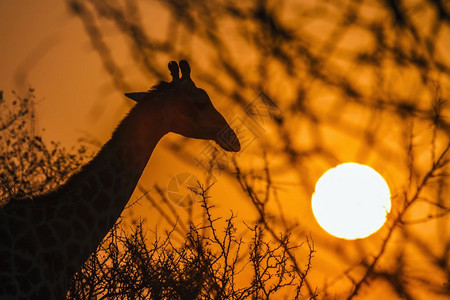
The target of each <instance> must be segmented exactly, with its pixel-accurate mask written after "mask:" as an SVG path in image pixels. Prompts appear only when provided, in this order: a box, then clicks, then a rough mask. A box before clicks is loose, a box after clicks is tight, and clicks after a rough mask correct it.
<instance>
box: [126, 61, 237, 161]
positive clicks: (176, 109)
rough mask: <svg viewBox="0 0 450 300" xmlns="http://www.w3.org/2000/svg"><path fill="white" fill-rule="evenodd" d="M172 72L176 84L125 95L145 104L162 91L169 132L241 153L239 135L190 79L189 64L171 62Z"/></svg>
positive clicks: (205, 94)
mask: <svg viewBox="0 0 450 300" xmlns="http://www.w3.org/2000/svg"><path fill="white" fill-rule="evenodd" d="M169 70H170V74H171V76H172V82H170V83H169V82H161V83H160V84H159V85H157V86H156V87H155V88H154V89H153V91H152V90H151V91H149V92H142V93H127V94H125V95H126V96H127V97H128V98H130V99H132V100H134V101H137V102H139V103H141V102H147V101H151V98H152V96H151V95H152V92H154V91H156V92H160V95H161V96H160V97H159V98H160V99H161V101H164V106H165V111H166V112H167V115H166V117H167V120H166V121H167V124H168V130H169V132H174V133H177V134H181V135H183V136H185V137H189V138H195V139H203V140H213V141H215V142H216V143H217V144H218V145H219V146H220V147H222V149H224V150H226V151H231V152H238V151H239V150H240V149H241V145H240V143H239V139H238V138H237V136H236V133H235V132H234V131H233V129H231V127H230V125H229V124H228V123H227V121H226V120H225V118H224V117H223V116H222V115H221V114H220V113H219V112H218V111H217V110H216V108H215V107H214V105H213V104H212V102H211V99H210V98H209V96H208V94H207V93H206V92H205V90H203V89H201V88H198V87H196V85H195V83H194V82H193V81H192V79H191V76H190V73H191V68H190V66H189V63H188V62H187V61H185V60H181V61H180V66H179V67H178V64H177V63H176V62H175V61H171V62H170V63H169ZM180 70H181V78H180V75H179V71H180Z"/></svg>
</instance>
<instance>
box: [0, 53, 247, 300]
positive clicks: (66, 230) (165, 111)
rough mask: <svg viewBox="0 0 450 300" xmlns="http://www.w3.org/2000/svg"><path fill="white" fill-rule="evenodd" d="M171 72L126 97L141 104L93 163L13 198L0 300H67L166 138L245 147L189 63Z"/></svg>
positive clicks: (3, 237) (4, 236) (0, 222)
mask: <svg viewBox="0 0 450 300" xmlns="http://www.w3.org/2000/svg"><path fill="white" fill-rule="evenodd" d="M179 70H181V75H182V76H181V78H180V77H179ZM169 71H170V73H171V76H172V81H171V82H160V83H159V84H158V85H156V86H155V87H153V88H152V89H151V90H149V91H147V92H139V93H127V94H125V95H126V96H127V97H129V98H131V99H133V100H135V101H136V102H137V103H136V105H135V106H134V107H133V108H132V109H131V111H130V113H129V114H128V115H127V116H126V117H125V118H124V119H123V120H122V121H121V122H120V124H119V126H118V127H117V128H116V130H115V131H114V133H113V135H112V137H111V139H110V140H109V141H108V142H107V143H106V144H105V145H104V146H103V147H102V148H101V150H100V151H99V152H98V154H97V155H96V156H95V157H94V158H93V159H92V161H91V162H89V163H88V164H86V165H85V166H83V167H82V169H81V170H80V171H79V172H78V173H76V174H74V175H73V176H71V177H70V178H69V179H68V180H67V182H66V183H65V184H63V185H62V186H60V187H59V188H58V189H56V190H54V191H51V192H49V193H47V194H44V195H38V196H34V197H29V198H24V199H10V201H9V202H8V203H7V204H6V205H4V206H3V207H1V208H0V299H20V298H23V299H62V298H64V297H65V295H66V293H67V288H68V285H69V282H70V280H71V279H72V277H73V275H74V274H75V273H76V272H78V271H79V270H80V268H81V266H82V265H83V263H84V262H85V261H86V259H87V258H88V257H89V256H90V255H91V253H93V252H94V251H95V249H96V248H97V246H98V245H99V244H100V243H101V241H102V239H103V238H104V237H105V235H106V234H107V233H108V232H109V230H110V229H111V228H112V226H113V225H114V224H115V222H116V221H117V219H118V218H119V216H120V214H121V212H122V211H123V209H124V208H125V206H126V204H127V202H128V200H129V199H130V197H131V195H132V193H133V191H134V189H135V187H136V185H137V183H138V181H139V178H140V177H141V175H142V172H143V170H144V168H145V166H146V165H147V162H148V160H149V159H150V156H151V154H152V152H153V150H154V148H155V147H156V145H157V143H158V142H159V140H160V139H161V138H162V137H163V136H164V135H166V134H167V133H170V132H173V133H177V134H181V135H183V136H186V137H190V138H195V139H204V140H214V141H216V142H217V144H218V145H219V146H221V147H222V148H223V149H224V150H226V151H232V152H237V151H239V150H240V143H239V139H238V138H237V136H236V133H235V132H234V131H233V129H231V128H230V126H229V125H228V123H227V122H226V120H225V118H224V117H223V116H222V115H221V114H220V113H219V112H218V111H217V110H216V109H215V107H214V106H213V104H212V102H211V100H210V98H209V96H208V94H207V93H206V92H205V91H204V90H203V89H200V88H197V87H196V86H195V84H194V82H193V81H192V79H191V77H190V71H191V69H190V66H189V64H188V62H187V61H183V60H182V61H180V63H179V67H178V64H177V63H176V62H174V61H172V62H170V63H169ZM224 131H227V132H228V134H227V135H225V136H227V138H226V139H224V138H223V136H224V135H223V134H221V133H223V132H224Z"/></svg>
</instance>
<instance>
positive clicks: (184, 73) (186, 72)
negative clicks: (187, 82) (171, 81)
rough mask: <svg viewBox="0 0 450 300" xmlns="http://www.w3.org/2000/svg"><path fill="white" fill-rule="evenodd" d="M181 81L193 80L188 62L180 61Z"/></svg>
mask: <svg viewBox="0 0 450 300" xmlns="http://www.w3.org/2000/svg"><path fill="white" fill-rule="evenodd" d="M180 70H181V79H190V78H191V67H190V66H189V63H188V62H187V61H186V60H184V59H183V60H180Z"/></svg>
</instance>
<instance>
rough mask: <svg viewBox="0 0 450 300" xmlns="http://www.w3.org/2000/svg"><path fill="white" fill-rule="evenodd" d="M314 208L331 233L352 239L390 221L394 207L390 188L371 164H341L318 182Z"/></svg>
mask: <svg viewBox="0 0 450 300" xmlns="http://www.w3.org/2000/svg"><path fill="white" fill-rule="evenodd" d="M312 210H313V213H314V216H315V218H316V220H317V222H318V223H319V225H320V226H321V227H322V228H323V229H324V230H325V231H327V232H328V233H329V234H331V235H334V236H336V237H339V238H343V239H349V240H352V239H358V238H365V237H367V236H369V235H371V234H372V233H374V232H376V231H377V230H378V229H380V228H381V226H383V224H384V222H385V221H386V215H387V213H388V212H389V211H390V210H391V201H390V192H389V187H388V185H387V184H386V181H385V180H384V179H383V177H382V176H381V175H380V174H378V173H377V172H376V171H375V170H373V169H372V168H370V167H368V166H365V165H360V164H356V163H345V164H341V165H339V166H337V167H336V168H333V169H330V170H328V171H327V172H325V174H323V175H322V177H321V178H320V179H319V180H318V181H317V184H316V189H315V192H314V194H313V196H312Z"/></svg>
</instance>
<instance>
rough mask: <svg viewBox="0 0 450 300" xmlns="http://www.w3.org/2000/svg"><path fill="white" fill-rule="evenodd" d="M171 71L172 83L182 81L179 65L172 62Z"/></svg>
mask: <svg viewBox="0 0 450 300" xmlns="http://www.w3.org/2000/svg"><path fill="white" fill-rule="evenodd" d="M169 71H170V76H172V81H173V82H175V81H178V80H179V79H180V71H179V69H178V64H177V62H176V61H173V60H172V61H171V62H170V63H169Z"/></svg>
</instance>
